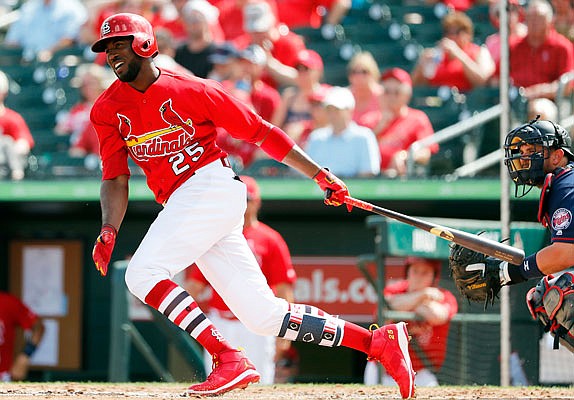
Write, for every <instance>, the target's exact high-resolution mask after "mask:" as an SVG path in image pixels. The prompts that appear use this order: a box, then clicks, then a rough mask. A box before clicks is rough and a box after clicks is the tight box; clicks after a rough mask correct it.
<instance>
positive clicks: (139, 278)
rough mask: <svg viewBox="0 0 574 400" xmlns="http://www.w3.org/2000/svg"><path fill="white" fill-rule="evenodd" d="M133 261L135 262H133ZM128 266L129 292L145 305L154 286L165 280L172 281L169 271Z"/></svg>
mask: <svg viewBox="0 0 574 400" xmlns="http://www.w3.org/2000/svg"><path fill="white" fill-rule="evenodd" d="M132 261H133V260H132ZM132 261H130V263H129V264H128V267H127V269H126V275H125V282H126V286H127V288H128V290H129V291H130V292H131V293H132V294H133V295H134V296H136V297H137V298H138V299H140V300H141V301H143V302H144V303H145V298H146V296H147V294H148V293H149V292H150V291H151V290H152V289H153V288H154V286H155V285H156V284H157V283H158V282H161V281H163V280H165V279H170V276H169V273H168V272H167V271H163V270H159V269H151V268H147V267H145V266H142V265H140V264H136V263H132Z"/></svg>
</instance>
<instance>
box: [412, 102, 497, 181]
mask: <svg viewBox="0 0 574 400" xmlns="http://www.w3.org/2000/svg"><path fill="white" fill-rule="evenodd" d="M501 114H502V106H501V105H500V104H497V105H494V106H492V107H490V108H487V109H486V110H484V111H481V112H479V113H477V114H475V115H473V116H472V117H470V118H467V119H465V120H463V121H460V122H457V123H456V124H454V125H451V126H449V127H446V128H444V129H441V130H440V131H438V132H435V134H434V135H432V136H429V137H426V138H424V139H421V140H417V141H416V142H414V143H413V144H411V146H410V147H409V149H408V156H407V177H412V176H414V175H415V154H416V152H417V151H418V150H419V149H421V148H425V147H428V146H430V145H432V144H435V143H437V144H440V143H443V142H446V141H448V140H451V139H454V138H457V137H459V136H461V135H463V134H464V133H466V132H468V131H470V130H472V129H475V128H478V127H479V126H481V125H483V124H485V123H487V122H489V121H492V120H493V119H496V118H499V117H500V115H501Z"/></svg>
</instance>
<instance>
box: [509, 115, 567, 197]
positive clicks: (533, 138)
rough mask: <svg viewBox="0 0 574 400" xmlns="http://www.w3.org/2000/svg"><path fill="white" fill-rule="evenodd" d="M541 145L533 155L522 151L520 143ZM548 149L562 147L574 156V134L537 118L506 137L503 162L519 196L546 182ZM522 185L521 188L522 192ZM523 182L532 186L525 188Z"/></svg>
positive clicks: (565, 151)
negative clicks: (545, 166)
mask: <svg viewBox="0 0 574 400" xmlns="http://www.w3.org/2000/svg"><path fill="white" fill-rule="evenodd" d="M525 144H532V145H538V146H540V148H539V149H538V150H537V151H535V152H534V153H532V154H530V155H526V154H525V155H522V154H520V146H522V145H525ZM546 149H562V150H564V153H565V154H566V156H567V157H568V159H569V160H574V153H573V152H572V138H571V137H570V134H569V133H568V132H567V131H566V130H565V129H564V128H563V127H561V126H560V125H558V124H555V123H554V122H552V121H544V120H538V118H536V119H534V120H532V121H530V122H528V123H527V124H524V125H522V126H519V127H518V128H516V129H514V130H512V131H511V132H510V133H509V134H508V135H507V136H506V140H505V141H504V153H505V157H504V164H505V165H506V167H507V168H508V172H509V173H510V177H511V178H512V180H513V181H514V183H515V184H516V191H515V196H516V197H522V196H524V195H526V194H527V193H528V192H529V191H530V190H531V189H532V187H534V186H540V185H542V184H543V183H544V178H545V176H546V172H545V171H544V160H545V159H546V158H548V155H549V154H548V152H547V151H545V150H546ZM519 186H522V192H521V193H520V195H519ZM524 186H530V188H528V189H527V188H525V187H524Z"/></svg>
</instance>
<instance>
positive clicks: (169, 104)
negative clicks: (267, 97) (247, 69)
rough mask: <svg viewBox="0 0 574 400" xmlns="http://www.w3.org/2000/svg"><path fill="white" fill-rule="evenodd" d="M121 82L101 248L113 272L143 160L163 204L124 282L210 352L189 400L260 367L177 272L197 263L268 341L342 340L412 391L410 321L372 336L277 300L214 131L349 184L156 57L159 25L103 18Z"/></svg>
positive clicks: (106, 155)
mask: <svg viewBox="0 0 574 400" xmlns="http://www.w3.org/2000/svg"><path fill="white" fill-rule="evenodd" d="M92 50H93V51H95V52H105V54H106V58H107V62H108V64H109V66H110V67H111V69H112V70H113V71H114V73H115V74H116V76H117V77H118V80H117V81H115V82H114V83H112V85H111V86H110V87H109V88H108V89H107V90H106V91H105V92H104V93H103V94H102V95H101V96H100V97H99V99H98V100H97V101H96V103H95V104H94V106H93V108H92V113H91V120H92V123H93V124H94V127H95V128H96V131H97V133H98V138H99V141H100V155H101V158H102V184H101V189H100V201H101V207H102V228H101V231H100V235H99V236H98V238H97V240H96V243H95V245H94V250H93V259H94V262H95V264H96V268H97V269H98V271H99V272H100V273H101V274H102V275H106V274H107V270H108V264H109V262H110V259H111V255H112V251H113V248H114V245H115V241H116V237H117V234H118V230H119V228H120V226H121V223H122V221H123V219H124V216H125V213H126V211H127V206H128V190H129V184H128V181H129V177H130V170H129V168H128V161H127V160H128V156H130V157H131V158H132V159H133V160H134V162H135V163H136V164H137V165H139V166H140V167H141V169H142V170H143V172H144V173H145V175H146V177H147V183H148V186H149V188H150V189H151V190H152V191H153V193H154V195H155V198H156V201H157V202H158V203H160V204H162V205H163V210H162V211H161V212H160V213H159V214H158V216H157V218H156V219H155V221H154V222H153V223H152V224H151V226H150V227H149V229H148V231H147V233H146V234H145V236H144V238H143V239H142V242H141V243H140V245H139V246H138V248H137V250H136V251H135V253H134V255H133V257H132V258H131V260H130V262H129V264H128V267H127V270H126V274H125V280H126V285H127V287H128V289H129V290H130V291H131V292H132V293H133V294H134V295H135V296H136V297H138V298H139V299H140V300H142V301H144V302H145V303H147V304H149V305H150V306H152V307H154V308H155V309H157V310H159V311H160V312H161V313H163V314H164V315H165V316H166V317H167V318H168V319H169V320H170V321H172V322H173V323H174V324H176V325H177V326H179V327H180V328H181V329H183V330H185V331H186V332H188V333H189V334H190V335H191V336H192V337H193V338H195V339H196V340H197V341H198V342H199V343H200V344H201V345H202V346H203V347H204V348H205V349H206V350H207V351H208V352H209V353H210V354H211V355H212V357H213V364H214V368H213V371H212V373H211V374H210V375H209V376H208V377H207V380H206V381H205V382H202V383H198V384H194V385H192V386H190V387H189V388H188V390H187V393H188V394H189V395H200V396H212V395H218V394H222V393H225V392H227V391H230V390H233V389H238V388H245V387H247V386H248V385H249V384H250V383H254V382H258V381H259V379H260V375H259V373H258V372H257V371H256V369H255V367H254V366H253V364H252V363H251V362H250V361H249V360H248V358H247V357H246V356H245V354H244V353H243V352H242V351H240V350H238V349H236V348H234V347H233V346H232V345H231V344H230V343H229V342H228V341H227V340H226V339H225V338H224V337H223V336H222V335H221V334H220V332H219V331H218V330H217V328H216V327H215V326H214V325H213V324H212V323H211V321H210V320H209V319H208V318H207V316H206V315H205V314H204V313H203V312H202V311H201V309H200V308H199V307H198V305H197V303H196V302H195V300H194V299H193V297H191V296H190V295H189V294H188V293H187V292H186V291H185V290H184V289H183V288H182V287H180V286H179V285H177V284H176V283H175V282H174V281H173V280H172V277H173V276H174V275H175V274H177V273H178V272H180V271H182V270H184V269H185V268H187V267H188V266H189V265H191V264H193V263H194V262H195V263H196V264H197V266H198V267H199V268H200V269H201V272H202V273H203V275H204V276H205V277H206V278H207V280H208V281H209V283H210V284H211V285H212V286H213V288H214V289H215V290H216V291H217V292H218V293H219V294H220V295H221V297H222V298H223V299H224V300H225V303H226V304H227V305H228V306H229V308H230V309H231V311H233V313H234V314H235V315H236V316H237V317H238V318H239V319H240V320H241V322H242V323H243V324H245V325H246V327H247V328H248V329H249V330H251V331H253V332H254V333H257V334H259V335H262V336H277V337H280V338H284V339H288V340H291V341H294V340H298V341H304V342H308V343H314V344H318V345H322V346H327V347H335V346H346V347H350V348H353V349H355V350H358V351H362V352H364V353H366V354H367V355H368V357H369V358H370V359H373V360H377V361H380V362H382V363H383V365H385V367H386V369H387V371H388V372H389V373H391V374H392V376H393V377H394V379H396V380H397V382H398V384H399V388H400V391H401V395H402V396H403V397H404V398H408V397H412V396H413V395H414V371H413V370H412V367H411V362H410V357H409V355H408V333H407V330H406V324H405V323H404V322H401V323H397V324H390V325H386V326H383V327H381V328H380V329H376V330H373V331H369V330H367V329H365V328H362V327H360V326H358V325H355V324H352V323H350V322H347V321H344V320H342V319H339V318H337V317H335V316H332V315H329V314H327V313H325V312H324V311H322V310H320V309H318V308H316V307H313V306H310V305H305V304H294V303H289V302H287V301H286V300H285V299H281V298H278V297H276V296H275V294H274V293H273V291H272V290H271V288H269V285H268V284H267V282H266V280H265V276H264V275H263V273H262V271H261V268H260V267H259V265H258V264H257V260H256V259H255V256H254V255H253V252H252V251H251V249H250V248H249V245H248V244H247V241H246V239H245V237H244V236H243V233H242V230H243V215H244V212H245V208H246V187H245V184H243V182H241V180H240V179H239V177H238V176H237V175H236V174H235V173H234V172H233V170H232V169H231V168H230V165H229V161H228V160H227V158H226V154H225V153H224V152H223V151H222V150H220V149H219V148H218V147H217V145H216V143H215V138H216V131H215V130H216V127H218V126H220V127H222V128H224V129H226V130H227V131H228V132H229V133H230V134H231V135H234V136H235V137H236V138H238V139H242V140H245V141H248V142H251V143H256V144H257V145H259V146H260V147H261V149H262V150H263V151H265V152H266V153H267V154H269V155H270V156H271V157H273V158H274V159H275V160H277V161H280V162H283V163H284V164H286V165H288V166H290V167H292V168H295V169H297V170H298V171H299V172H300V173H301V174H303V175H305V176H307V177H309V178H312V179H313V180H314V181H315V182H316V183H317V184H318V185H319V187H320V189H321V190H322V191H324V192H326V198H325V202H326V204H328V205H334V206H338V205H341V204H343V203H344V201H345V198H346V197H347V196H348V194H349V192H348V190H347V187H346V186H345V184H344V183H343V182H342V181H341V180H340V179H338V178H337V177H336V176H334V175H333V174H331V173H330V172H329V171H328V170H326V169H325V168H321V167H320V166H319V165H318V164H317V163H315V162H314V161H313V160H312V159H310V158H309V156H308V155H307V154H305V153H304V152H303V151H302V150H301V149H300V148H299V147H298V146H296V145H295V143H294V142H293V140H292V139H290V138H289V136H287V134H285V132H283V131H282V130H280V129H279V128H277V127H275V126H273V125H271V124H270V123H268V122H266V121H265V120H263V119H262V118H261V117H260V116H259V115H257V114H255V113H254V112H253V111H252V110H251V109H250V108H249V107H247V106H245V105H244V104H243V103H242V102H240V101H239V100H237V99H236V98H234V97H232V96H230V95H229V94H228V93H227V92H225V91H224V90H223V89H222V87H221V86H220V85H219V84H218V83H217V82H215V81H211V80H204V79H201V78H197V77H194V76H189V75H178V74H175V73H173V72H170V71H169V70H165V69H160V68H158V67H157V66H156V65H155V64H154V61H153V57H154V56H156V55H157V53H158V49H157V42H156V39H155V37H154V33H153V28H152V26H151V24H150V23H149V22H148V21H147V20H146V19H145V18H143V17H141V16H139V15H135V14H117V15H113V16H111V17H109V18H108V19H106V21H104V23H103V24H102V28H101V35H100V40H98V41H96V42H95V43H94V44H93V45H92Z"/></svg>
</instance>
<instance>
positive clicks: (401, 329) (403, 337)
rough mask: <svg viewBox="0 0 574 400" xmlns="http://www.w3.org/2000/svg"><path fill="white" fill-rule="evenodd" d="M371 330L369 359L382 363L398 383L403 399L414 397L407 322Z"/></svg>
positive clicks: (413, 373)
mask: <svg viewBox="0 0 574 400" xmlns="http://www.w3.org/2000/svg"><path fill="white" fill-rule="evenodd" d="M375 326H376V325H375ZM372 332H373V333H372V339H371V347H370V349H369V360H375V361H379V362H380V363H381V364H383V367H385V370H386V371H387V373H388V374H389V375H390V376H391V377H392V378H393V379H394V380H395V382H397V384H398V385H399V389H400V391H401V396H402V397H403V399H410V398H413V397H415V371H414V370H413V365H412V363H411V357H410V356H409V333H408V332H407V324H405V323H404V322H399V323H397V324H390V325H384V326H382V327H380V328H378V329H375V330H373V331H372Z"/></svg>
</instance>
